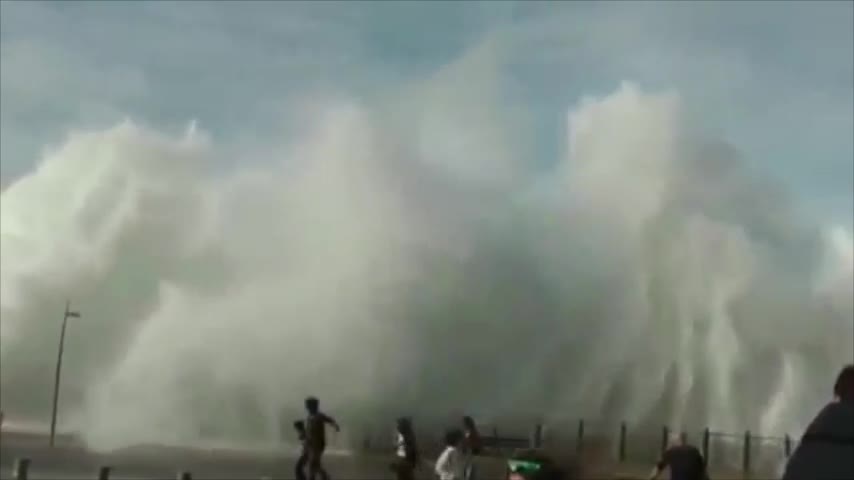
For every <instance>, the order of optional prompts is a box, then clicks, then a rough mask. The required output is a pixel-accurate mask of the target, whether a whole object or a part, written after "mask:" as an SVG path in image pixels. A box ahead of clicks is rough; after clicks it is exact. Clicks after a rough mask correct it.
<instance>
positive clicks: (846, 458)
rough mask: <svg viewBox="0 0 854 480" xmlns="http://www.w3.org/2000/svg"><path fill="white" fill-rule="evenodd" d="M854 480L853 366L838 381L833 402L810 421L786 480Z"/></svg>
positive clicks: (790, 462)
mask: <svg viewBox="0 0 854 480" xmlns="http://www.w3.org/2000/svg"><path fill="white" fill-rule="evenodd" d="M852 478H854V365H847V366H846V367H845V368H843V369H842V371H841V372H840V373H839V375H838V376H837V378H836V383H835V384H834V386H833V400H832V401H831V402H830V403H828V404H827V405H825V407H824V408H822V409H821V411H820V412H818V415H816V417H815V418H814V419H813V421H812V422H810V424H809V426H808V427H807V429H806V431H805V432H804V434H803V436H802V437H801V441H800V442H799V444H798V447H797V448H796V449H795V451H794V452H793V453H792V456H791V458H789V461H788V462H787V464H786V470H785V472H784V474H783V480H841V479H852Z"/></svg>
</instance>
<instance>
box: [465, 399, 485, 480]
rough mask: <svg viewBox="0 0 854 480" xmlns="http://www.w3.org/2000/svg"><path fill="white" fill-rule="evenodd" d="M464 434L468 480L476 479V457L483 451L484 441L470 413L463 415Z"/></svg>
mask: <svg viewBox="0 0 854 480" xmlns="http://www.w3.org/2000/svg"><path fill="white" fill-rule="evenodd" d="M463 435H464V437H463V451H464V452H465V454H466V457H467V460H468V466H467V467H466V480H474V478H475V473H476V469H475V463H474V459H475V457H477V456H479V455H480V454H481V453H483V442H482V441H481V439H480V432H478V430H477V425H476V424H475V423H474V419H473V418H472V417H470V416H468V415H466V416H464V417H463Z"/></svg>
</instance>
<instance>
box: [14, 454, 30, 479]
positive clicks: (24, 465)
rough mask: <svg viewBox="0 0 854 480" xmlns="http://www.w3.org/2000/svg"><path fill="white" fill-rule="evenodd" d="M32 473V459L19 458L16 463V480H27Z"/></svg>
mask: <svg viewBox="0 0 854 480" xmlns="http://www.w3.org/2000/svg"><path fill="white" fill-rule="evenodd" d="M29 473H30V459H29V458H19V459H18V460H16V461H15V480H27V478H29Z"/></svg>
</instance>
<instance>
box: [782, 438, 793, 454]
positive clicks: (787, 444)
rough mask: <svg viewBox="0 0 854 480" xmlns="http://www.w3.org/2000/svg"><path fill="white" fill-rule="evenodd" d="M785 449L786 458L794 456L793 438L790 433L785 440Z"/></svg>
mask: <svg viewBox="0 0 854 480" xmlns="http://www.w3.org/2000/svg"><path fill="white" fill-rule="evenodd" d="M783 449H784V450H785V452H786V458H789V457H791V456H792V437H790V436H789V434H788V433H787V434H786V436H785V437H784V438H783Z"/></svg>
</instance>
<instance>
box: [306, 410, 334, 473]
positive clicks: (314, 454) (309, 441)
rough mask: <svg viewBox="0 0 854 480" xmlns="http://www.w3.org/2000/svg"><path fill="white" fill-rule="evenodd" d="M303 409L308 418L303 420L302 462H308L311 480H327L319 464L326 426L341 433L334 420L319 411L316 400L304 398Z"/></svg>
mask: <svg viewBox="0 0 854 480" xmlns="http://www.w3.org/2000/svg"><path fill="white" fill-rule="evenodd" d="M305 409H306V411H307V412H308V416H307V417H306V419H305V453H304V457H305V460H303V461H308V472H309V478H311V480H316V478H317V476H318V475H320V477H321V478H323V479H328V478H329V474H327V473H326V470H325V469H324V468H323V464H322V463H321V460H322V458H323V451H324V450H326V425H327V424H329V425H332V428H334V429H335V431H336V432H339V431H341V428H340V427H339V426H338V423H337V422H336V421H335V419H333V418H332V417H330V416H328V415H326V414H325V413H323V412H321V411H320V401H318V400H317V399H316V398H314V397H308V398H306V399H305ZM300 458H301V459H302V458H303V457H300Z"/></svg>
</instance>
